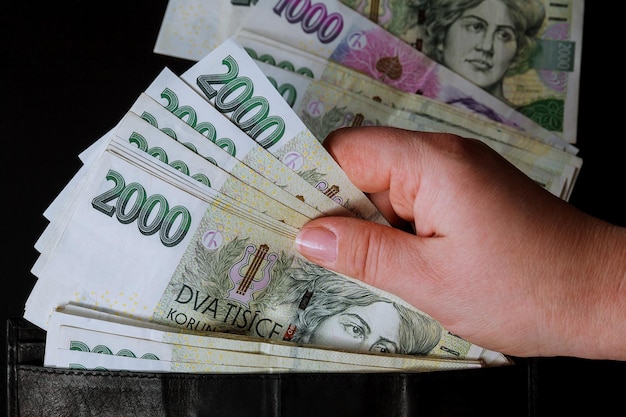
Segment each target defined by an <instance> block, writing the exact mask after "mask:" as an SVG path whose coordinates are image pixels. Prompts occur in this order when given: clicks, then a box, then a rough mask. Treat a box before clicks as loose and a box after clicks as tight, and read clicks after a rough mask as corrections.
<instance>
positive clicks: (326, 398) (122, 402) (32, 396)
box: [7, 319, 535, 417]
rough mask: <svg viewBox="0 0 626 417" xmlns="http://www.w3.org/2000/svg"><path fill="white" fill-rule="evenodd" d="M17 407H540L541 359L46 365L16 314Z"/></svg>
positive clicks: (112, 412) (372, 411)
mask: <svg viewBox="0 0 626 417" xmlns="http://www.w3.org/2000/svg"><path fill="white" fill-rule="evenodd" d="M7 343H8V346H7V354H8V358H7V359H8V360H7V364H8V369H7V376H8V386H7V389H8V401H7V407H8V415H9V416H28V417H37V416H46V417H50V416H72V417H79V416H107V417H114V416H130V417H140V416H147V417H159V416H164V417H165V416H168V417H174V416H228V417H237V416H255V417H264V416H297V417H305V416H316V417H318V416H325V417H326V416H340V417H343V416H373V415H381V416H429V417H432V416H482V417H484V416H511V417H517V416H520V417H521V416H535V412H534V389H535V383H534V378H533V375H534V365H533V361H532V360H516V361H515V364H514V365H510V366H503V367H494V368H484V369H471V370H450V371H448V370H446V371H435V372H425V373H402V372H397V373H280V374H278V373H275V374H269V373H268V374H183V373H147V372H107V371H82V370H65V369H54V368H46V367H43V366H42V364H43V355H44V346H45V332H44V331H43V330H41V329H39V328H38V327H35V326H33V325H32V324H30V323H29V322H27V321H26V320H23V319H9V320H8V322H7Z"/></svg>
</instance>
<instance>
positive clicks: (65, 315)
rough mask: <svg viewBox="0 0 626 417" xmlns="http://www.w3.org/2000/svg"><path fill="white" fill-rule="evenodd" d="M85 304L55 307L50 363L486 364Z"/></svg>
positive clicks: (387, 367)
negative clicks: (216, 328)
mask: <svg viewBox="0 0 626 417" xmlns="http://www.w3.org/2000/svg"><path fill="white" fill-rule="evenodd" d="M84 310H86V309H84V308H82V309H79V310H78V313H77V312H76V309H70V310H69V311H68V310H65V309H59V310H57V311H55V312H53V313H52V315H51V318H50V321H49V327H48V332H47V335H46V352H45V362H44V363H45V365H46V366H59V357H58V354H59V353H61V352H63V351H64V350H68V349H71V350H78V351H82V352H86V353H103V354H106V355H111V356H124V357H135V358H143V359H152V360H158V361H166V362H171V363H191V364H196V365H198V366H200V365H205V366H207V367H208V366H230V367H233V370H234V369H235V368H236V367H243V368H244V369H246V370H248V369H249V368H266V369H270V370H277V369H279V370H291V371H316V372H319V371H334V372H339V371H342V372H344V371H359V372H361V371H391V370H394V371H406V372H426V371H434V370H445V369H468V368H478V367H481V366H482V362H481V361H477V360H459V359H436V358H428V357H420V356H413V355H397V354H386V353H374V352H367V353H353V352H347V351H342V350H336V349H329V348H324V347H316V346H297V345H294V344H293V343H286V342H268V341H263V340H259V339H253V338H250V337H243V336H235V335H229V334H221V333H208V334H204V335H202V334H194V333H189V332H184V331H180V330H176V329H171V328H166V327H165V326H158V325H156V326H155V325H152V324H150V323H143V322H140V321H137V320H132V319H125V320H124V322H122V321H121V320H118V318H116V316H114V315H112V314H106V313H101V312H95V313H89V314H88V315H86V316H83V315H81V312H82V311H84ZM72 311H74V312H73V313H72ZM207 370H209V369H207ZM213 372H215V371H213Z"/></svg>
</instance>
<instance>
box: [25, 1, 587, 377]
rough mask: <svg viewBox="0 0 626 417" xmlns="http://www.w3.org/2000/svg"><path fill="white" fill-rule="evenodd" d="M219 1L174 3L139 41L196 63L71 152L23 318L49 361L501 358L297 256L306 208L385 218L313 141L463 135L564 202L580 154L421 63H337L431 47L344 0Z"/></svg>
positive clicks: (149, 367) (383, 362) (486, 362)
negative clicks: (72, 163) (376, 71)
mask: <svg viewBox="0 0 626 417" xmlns="http://www.w3.org/2000/svg"><path fill="white" fill-rule="evenodd" d="M235 3H242V2H234V1H232V2H231V1H225V0H219V1H216V2H210V4H209V3H208V2H201V1H198V0H194V1H189V0H186V1H182V0H171V1H170V3H169V4H168V7H167V10H166V13H165V16H164V20H163V25H162V27H161V31H160V33H159V36H158V39H157V41H156V46H155V52H157V53H165V54H169V55H173V56H178V57H184V58H188V59H193V60H195V61H196V62H195V63H194V64H192V65H191V66H190V68H189V69H188V70H187V71H185V72H184V73H182V74H175V73H174V72H172V71H171V70H169V69H168V68H164V69H163V71H162V72H161V73H160V74H159V75H158V76H157V77H156V78H155V79H154V80H153V81H152V83H151V84H150V85H149V86H148V87H147V88H146V89H145V90H144V91H141V92H140V93H139V94H138V97H137V99H136V101H135V102H134V104H133V105H132V107H131V108H130V109H128V110H127V112H126V113H125V114H123V115H122V117H121V118H120V121H119V123H118V124H117V125H116V126H114V127H112V129H111V130H110V131H109V132H108V133H107V134H106V135H104V136H103V137H102V138H100V139H99V140H97V141H96V142H94V143H93V144H92V145H91V146H90V147H89V148H87V149H85V150H84V151H83V152H82V153H81V154H80V155H79V157H80V159H81V161H82V162H83V167H82V168H81V169H80V170H79V171H78V172H77V173H76V175H75V176H74V177H73V178H72V179H71V180H70V181H69V183H68V184H67V186H66V187H65V188H64V189H63V190H62V191H61V192H60V193H59V195H58V197H57V198H56V199H55V200H54V201H53V203H52V204H51V205H50V206H49V207H48V208H47V210H46V211H45V213H44V215H45V217H46V218H47V219H48V220H49V225H48V227H47V228H46V229H45V230H44V232H43V233H42V235H41V236H40V238H39V239H38V241H37V242H36V243H35V248H36V249H37V250H38V251H39V253H40V256H39V258H38V259H37V261H36V263H35V265H34V266H33V268H32V273H33V274H34V275H35V276H36V277H37V278H38V280H37V282H36V284H35V286H34V288H33V290H32V293H31V294H30V296H29V298H28V300H27V302H26V306H25V312H24V317H25V318H26V319H27V320H29V321H31V322H32V323H34V324H35V325H37V326H39V327H41V328H43V329H45V330H46V331H47V342H46V355H45V364H46V365H47V366H52V367H65V368H67V367H70V368H80V369H108V370H136V371H142V370H144V371H171V372H290V371H291V372H293V371H298V372H307V371H309V372H312V371H315V372H322V371H335V372H343V371H359V372H367V371H390V370H402V371H415V372H423V371H433V370H443V369H463V368H474V367H481V366H495V365H502V364H508V363H510V360H509V358H507V357H506V356H504V355H502V354H500V353H498V352H493V351H489V350H486V349H483V348H481V347H480V346H476V345H474V344H472V343H469V342H467V341H465V340H463V339H461V338H459V337H458V336H456V335H454V334H452V333H450V332H449V331H447V330H446V329H445V328H443V327H442V326H441V325H440V324H439V323H438V322H437V321H435V320H434V319H432V318H431V317H430V316H428V315H427V314H425V313H423V312H421V311H419V310H417V309H416V308H415V307H413V306H411V305H410V304H408V303H406V302H405V301H404V300H402V299H401V298H400V297H397V296H395V295H392V294H389V293H386V292H383V291H381V290H379V289H377V288H374V287H371V286H368V285H366V284H364V283H362V282H360V281H358V280H355V279H353V278H351V277H347V276H343V275H340V274H337V273H334V272H331V271H328V270H326V269H323V268H321V267H319V266H317V265H314V264H312V263H310V262H308V261H307V260H305V259H304V258H303V257H301V256H300V255H299V254H298V253H297V251H296V250H295V247H294V238H295V236H296V234H297V232H298V230H299V228H301V227H302V226H303V225H304V224H305V223H306V222H308V221H309V220H311V219H313V218H316V217H320V216H325V215H343V216H356V217H360V218H363V219H366V220H369V221H372V222H377V223H381V224H388V222H387V221H386V220H385V218H384V217H383V216H382V215H381V214H380V212H379V211H378V210H377V209H376V207H375V206H374V205H373V204H372V203H371V202H370V201H369V199H368V198H367V196H366V195H365V194H363V193H362V192H361V191H360V190H359V189H357V188H356V187H355V186H354V185H353V184H352V183H351V182H350V180H349V179H348V178H347V176H346V175H345V173H344V172H343V171H342V170H341V168H340V167H339V166H338V164H337V163H336V162H335V161H334V160H333V159H332V157H331V156H330V155H329V154H328V153H327V152H326V150H325V149H324V147H323V140H324V138H325V137H326V135H327V134H328V133H329V132H330V131H332V130H334V129H336V128H338V127H342V126H359V125H386V126H395V127H402V128H406V129H412V130H424V131H442V132H451V133H456V134H459V135H462V136H464V137H472V138H477V139H479V140H481V141H483V142H485V143H487V144H488V145H489V146H491V147H493V148H494V149H495V150H497V151H498V152H499V153H500V154H501V155H503V156H504V157H505V158H507V159H508V160H509V161H511V162H512V163H513V164H514V165H516V166H517V167H518V168H519V169H520V170H522V171H523V172H524V173H526V174H527V175H528V176H529V177H531V178H532V179H534V180H535V181H536V182H537V183H539V184H540V185H541V186H543V187H544V188H546V189H547V190H549V191H550V192H552V193H553V194H555V195H557V196H559V197H561V198H563V199H567V198H568V197H569V194H570V192H571V189H572V187H573V186H574V183H575V181H576V177H577V174H578V172H579V170H580V168H581V165H582V161H581V159H580V158H579V157H577V156H576V151H577V150H576V148H575V147H574V146H573V145H572V143H571V142H568V141H567V140H565V139H564V138H563V137H562V136H560V135H558V134H556V133H555V132H554V131H550V130H547V129H545V128H543V127H541V126H540V125H538V124H536V123H534V122H532V121H531V120H530V119H528V118H527V117H526V116H524V115H522V114H521V113H518V112H516V111H515V110H513V109H511V108H508V107H506V106H504V105H503V104H502V103H499V102H498V101H497V100H495V99H493V97H491V98H489V97H488V96H487V95H485V93H484V91H483V90H481V89H477V88H476V86H474V85H472V84H470V83H467V82H466V80H464V79H463V78H462V77H459V76H458V75H456V74H454V73H453V72H451V71H444V69H445V67H442V66H441V65H439V64H435V63H434V61H428V62H430V64H429V65H431V68H430V70H428V71H426V73H427V74H430V75H428V76H427V78H424V77H422V79H406V80H405V81H403V82H402V83H401V84H402V85H407V86H410V87H408V88H407V89H402V88H399V87H400V84H397V85H392V84H390V83H389V82H386V81H388V80H389V79H393V80H396V81H397V80H398V78H399V77H400V78H401V75H402V74H407V75H410V74H417V73H418V71H417V70H416V69H415V68H413V69H411V70H407V71H404V72H401V75H398V74H397V72H396V73H393V74H391V75H390V76H389V77H387V78H385V77H383V78H380V77H378V78H377V79H375V78H372V76H371V74H368V73H367V71H364V70H363V69H359V68H356V66H354V65H353V66H351V65H350V63H351V62H353V63H354V62H357V61H360V62H362V63H363V62H364V60H365V59H366V58H368V54H374V53H375V52H379V51H381V50H382V49H384V48H383V47H382V46H385V47H392V48H393V49H394V51H395V54H396V58H398V59H400V61H401V62H414V63H415V65H418V66H419V65H424V63H425V62H427V61H425V59H427V58H426V57H425V56H423V55H422V54H421V53H419V51H417V50H416V49H415V48H413V47H411V49H410V50H409V49H406V47H405V46H404V45H409V44H408V43H406V42H405V41H404V40H402V39H401V38H400V37H398V36H395V35H392V34H390V32H387V31H386V30H385V29H383V28H382V27H381V26H379V25H378V24H374V22H373V21H372V20H369V19H367V18H365V17H364V15H362V14H359V13H358V12H357V10H356V9H351V8H348V7H347V6H346V5H344V4H343V3H342V2H338V1H331V0H319V1H317V2H315V1H308V0H307V1H284V0H260V1H258V2H252V3H254V4H248V5H243V6H242V5H237V4H235ZM243 3H250V2H243ZM346 3H348V2H346ZM392 3H393V1H392ZM307 8H311V9H312V10H313V12H311V13H310V14H309V15H307V16H309V17H307V18H306V19H304V22H306V24H307V25H308V24H313V23H312V22H313V20H315V19H317V18H318V17H319V16H322V15H323V17H324V19H326V18H327V17H328V16H331V18H328V19H327V20H326V21H327V23H328V25H327V26H324V28H325V29H320V28H319V27H318V29H317V33H313V32H315V31H314V30H311V29H310V28H309V27H308V26H306V25H305V24H304V23H302V21H303V17H302V13H301V12H302V10H305V9H307ZM251 10H253V13H250V11H251ZM286 16H287V17H288V18H287V19H286V18H285V17H286ZM298 16H299V17H298ZM316 16H317V17H316ZM294 22H295V23H297V22H300V23H298V24H297V25H294ZM338 22H340V23H341V24H339V23H338ZM337 27H340V28H351V29H350V34H352V36H354V33H357V32H358V33H360V36H365V35H364V34H366V33H369V34H368V35H367V36H366V37H365V38H363V39H361V40H358V41H357V43H358V42H365V45H366V46H367V45H369V46H368V47H367V48H365V47H364V48H360V49H359V51H360V52H359V54H360V55H359V56H351V57H350V48H347V46H346V45H347V44H346V42H349V40H348V39H347V38H346V37H349V36H348V35H345V36H344V35H341V34H340V35H336V34H335V32H337V33H339V32H340V30H339V29H336V28H337ZM302 28H305V29H306V31H304V30H302ZM270 29H271V30H270ZM300 32H302V33H300ZM331 32H332V33H333V35H332V36H331ZM287 34H288V36H287ZM370 35H372V36H371V37H370ZM307 36H312V37H314V38H315V39H317V42H318V43H319V42H321V41H320V39H322V40H323V41H324V42H323V45H321V44H319V45H315V42H316V41H315V39H313V40H311V38H307ZM342 36H343V38H342ZM331 37H336V39H333V40H330V38H331ZM364 39H367V41H364ZM376 39H378V40H376ZM352 40H355V39H354V38H353V39H352ZM350 42H351V41H350ZM376 45H378V46H376ZM368 50H369V51H370V52H367V51H368ZM342 57H343V58H342ZM406 57H408V58H407V61H404V58H406ZM344 58H345V59H344ZM342 59H343V60H342ZM420 60H421V61H420ZM394 65H395V64H394ZM392 66H393V65H392ZM379 67H380V66H379ZM392 72H393V71H392ZM425 77H426V76H425ZM437 77H440V78H437ZM434 84H437V85H438V88H434V87H435V86H434ZM431 87H432V88H431ZM417 90H419V91H420V92H422V91H427V90H429V91H432V92H433V94H434V95H433V96H432V97H429V96H428V95H427V94H415V93H412V92H410V91H417ZM435 91H439V92H440V94H441V96H436V93H435ZM568 94H569V92H568ZM444 96H445V97H451V96H456V97H457V98H460V97H465V96H467V97H470V98H471V99H472V100H474V101H475V102H477V103H481V104H482V107H481V108H483V109H485V108H490V109H491V111H490V112H483V114H482V115H478V114H477V113H476V112H475V111H472V110H468V109H467V108H461V107H458V106H455V105H452V104H450V103H447V102H445V100H441V98H442V97H444ZM466 102H467V100H466ZM474 108H477V107H476V106H474ZM484 114H489V115H492V116H493V115H494V114H497V115H499V116H498V117H499V118H500V121H495V120H493V119H489V118H488V117H485V116H484Z"/></svg>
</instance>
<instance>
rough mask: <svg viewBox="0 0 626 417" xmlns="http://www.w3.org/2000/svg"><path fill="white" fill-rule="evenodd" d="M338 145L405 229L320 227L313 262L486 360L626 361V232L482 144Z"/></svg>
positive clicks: (305, 239) (363, 134) (384, 133)
mask: <svg viewBox="0 0 626 417" xmlns="http://www.w3.org/2000/svg"><path fill="white" fill-rule="evenodd" d="M324 145H325V147H326V148H327V149H328V151H329V152H330V154H331V155H332V156H333V158H335V160H336V161H337V162H338V163H339V165H340V166H341V167H342V169H343V170H344V171H345V172H346V174H347V175H348V177H349V178H350V179H351V180H352V181H353V182H354V184H355V185H357V186H358V187H359V188H360V189H361V190H363V191H364V192H365V193H367V194H368V195H369V197H370V198H371V200H372V201H373V202H374V203H375V204H376V206H377V207H378V208H379V210H380V211H381V212H382V213H383V215H385V217H387V219H388V220H389V221H390V223H391V225H392V226H395V227H389V226H385V225H380V224H375V223H371V222H367V221H365V220H362V219H358V218H347V217H332V216H329V217H322V218H318V219H314V220H312V221H310V222H309V223H307V224H306V225H305V226H304V227H303V228H302V230H301V231H300V233H299V234H298V237H297V239H296V247H297V249H298V251H299V252H300V253H301V254H302V255H303V256H305V257H306V258H307V259H309V260H310V261H312V262H315V263H317V264H319V265H321V266H323V267H325V268H328V269H330V270H333V271H336V272H339V273H342V274H345V275H348V276H351V277H354V278H357V279H359V280H361V281H363V282H365V283H366V284H369V285H372V286H374V287H377V288H380V289H382V290H384V291H387V292H389V293H392V294H395V295H397V296H399V297H401V298H402V299H404V300H405V301H407V302H409V303H410V304H412V305H413V306H415V307H416V308H418V309H420V310H421V311H423V312H425V313H427V314H429V315H431V316H432V317H433V318H435V319H436V320H438V321H439V322H440V323H441V324H442V325H443V326H444V327H445V328H446V329H447V330H448V331H450V332H452V333H454V334H456V335H458V336H460V337H462V338H464V339H466V340H468V341H470V342H472V343H474V344H477V345H479V346H481V347H483V348H486V349H490V350H494V351H498V352H501V353H505V354H508V355H512V356H518V357H531V356H574V357H583V358H591V359H614V360H626V349H625V348H624V346H626V301H625V300H626V256H625V255H626V229H624V228H621V227H618V226H615V225H612V224H609V223H607V222H604V221H602V220H600V219H597V218H594V217H591V216H589V215H587V214H585V213H583V212H582V211H580V210H578V209H576V208H575V207H573V206H572V205H570V204H569V203H567V202H565V201H563V200H561V199H559V198H558V197H555V196H554V195H552V194H551V193H549V192H548V191H546V190H544V189H543V188H542V187H541V186H539V185H537V184H536V183H535V182H534V181H532V180H531V179H529V178H528V177H527V176H526V175H525V174H523V173H522V172H521V171H519V170H518V169H516V168H515V167H514V166H513V165H512V164H510V163H509V162H508V161H506V160H505V159H504V158H503V157H501V156H500V155H499V154H498V153H497V152H495V151H493V150H492V149H491V148H489V147H488V146H487V145H486V144H483V143H482V142H480V141H477V140H474V139H464V138H461V137H458V136H455V135H452V134H446V133H422V132H414V131H408V130H401V129H396V128H389V127H357V128H343V129H339V130H337V131H334V132H333V133H331V134H330V135H329V136H328V137H327V138H326V140H325V141H324ZM407 224H409V225H410V224H413V225H414V226H413V227H414V232H413V228H412V227H411V228H407V227H406V225H407Z"/></svg>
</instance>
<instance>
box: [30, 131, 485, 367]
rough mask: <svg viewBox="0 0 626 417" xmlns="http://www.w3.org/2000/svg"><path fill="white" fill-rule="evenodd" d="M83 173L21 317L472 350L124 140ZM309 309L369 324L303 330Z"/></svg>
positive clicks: (445, 353)
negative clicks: (127, 319)
mask: <svg viewBox="0 0 626 417" xmlns="http://www.w3.org/2000/svg"><path fill="white" fill-rule="evenodd" d="M113 145H115V146H113ZM90 171H91V172H90V173H89V175H88V176H87V178H88V179H87V180H86V181H85V182H84V184H83V186H82V187H81V190H80V192H79V193H78V194H77V196H76V198H75V199H74V202H73V204H74V207H72V208H68V210H70V211H71V213H72V216H71V218H70V219H69V221H68V222H67V226H66V227H65V228H64V230H63V232H62V234H61V236H60V238H59V240H58V242H57V243H56V245H54V248H52V250H51V251H50V252H49V253H46V254H45V255H46V257H47V261H46V263H45V266H44V267H43V268H42V269H41V270H40V271H38V274H37V277H38V278H39V279H38V281H37V283H36V284H35V287H34V289H33V291H32V293H31V295H30V296H29V298H28V300H27V303H26V309H25V314H24V317H25V318H26V319H27V320H29V321H31V322H32V323H34V324H35V325H37V326H39V327H42V328H44V329H46V328H47V322H48V318H49V315H50V314H51V313H52V311H54V309H55V308H57V307H58V306H62V305H65V304H67V303H69V302H76V303H81V304H84V305H87V306H96V307H97V308H100V309H103V310H104V311H111V312H116V313H118V314H122V315H131V316H134V317H137V318H139V319H143V320H150V321H154V322H156V323H161V324H165V325H169V326H174V327H181V328H187V329H190V330H194V331H205V332H206V331H225V332H230V333H241V334H246V335H249V336H253V337H259V338H265V339H268V340H287V341H292V342H297V343H301V344H321V345H326V346H333V347H337V348H343V349H348V350H353V351H369V350H372V349H377V350H381V351H388V352H396V353H402V354H407V353H410V354H424V353H426V354H428V355H429V356H433V357H457V358H461V359H479V358H480V356H481V354H482V353H483V349H481V348H479V347H478V346H475V345H472V344H470V343H468V342H466V341H464V340H462V339H460V338H458V337H456V336H454V335H452V334H450V333H449V332H446V331H445V330H444V329H442V328H441V326H440V325H439V324H438V323H437V322H436V321H434V320H432V319H431V318H430V317H428V316H427V315H425V314H423V313H421V312H419V311H417V310H415V309H414V308H413V307H411V306H410V305H408V304H407V303H405V302H403V301H402V300H401V299H400V298H397V297H395V296H393V295H390V294H386V293H384V292H382V291H380V290H377V289H375V288H373V287H369V286H367V285H365V284H363V283H360V282H359V281H356V280H353V279H351V278H348V277H345V276H341V275H338V274H335V273H332V272H330V271H327V270H325V269H323V268H321V267H319V266H316V265H313V264H311V263H309V262H307V261H305V260H304V258H302V257H301V256H300V255H298V253H297V251H296V250H295V247H294V238H295V235H296V233H297V229H295V228H292V227H290V226H288V225H286V224H284V223H282V222H279V221H276V220H275V219H273V218H271V217H266V216H262V213H258V212H254V211H251V210H249V209H246V208H244V207H233V204H232V203H230V202H229V201H228V200H227V199H225V198H217V197H216V196H212V195H210V193H208V192H207V190H210V189H209V188H207V187H203V186H202V184H200V183H199V182H198V181H196V180H194V179H192V178H191V177H189V176H188V175H186V174H183V173H181V172H180V171H178V170H175V169H173V168H172V167H170V166H169V165H166V164H162V163H159V161H157V160H156V159H155V158H154V157H152V156H149V155H147V154H146V153H145V152H141V151H139V150H138V149H137V148H136V147H133V146H131V145H129V144H128V141H126V142H124V141H122V140H119V141H112V142H111V143H110V144H109V148H107V150H106V151H105V152H103V153H102V154H101V155H99V156H98V157H97V158H96V159H95V160H94V161H92V162H91V164H90ZM43 255H44V254H42V256H43ZM333 300H334V301H333ZM320 302H322V303H325V304H327V303H329V302H332V304H334V305H335V308H337V309H338V310H336V311H335V312H334V313H330V314H329V316H330V317H340V316H342V314H347V313H344V312H345V310H348V309H349V311H350V314H348V316H350V317H353V316H355V315H361V316H363V317H366V318H367V317H369V319H371V322H369V323H367V326H365V322H363V324H360V325H359V324H358V322H355V323H354V325H353V326H351V327H350V328H351V329H357V328H359V329H361V332H363V333H362V334H363V335H362V338H363V339H362V341H363V344H361V343H359V344H358V346H353V345H352V344H349V343H348V342H347V341H345V340H340V339H336V338H334V339H333V338H330V339H329V338H328V333H324V332H322V331H321V329H320V332H319V333H316V330H317V328H316V329H313V328H309V324H307V323H311V321H310V320H313V318H312V317H309V316H314V315H315V314H317V313H319V312H320V310H319V309H318V308H317V307H316V305H317V304H318V303H320ZM327 307H329V305H327ZM327 314H328V313H327ZM333 314H334V315H333ZM314 322H315V320H314ZM331 322H332V320H331ZM329 325H330V324H329ZM366 329H369V330H367V331H366ZM371 329H378V330H377V332H378V333H375V334H374V336H376V335H378V337H374V339H373V340H372V339H368V338H366V337H365V336H366V335H369V334H370V333H368V332H370V331H371ZM352 339H354V338H353V337H352ZM366 340H367V343H366ZM389 340H393V341H394V342H393V343H391V342H388V341H389ZM369 343H371V345H370V344H369Z"/></svg>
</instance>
